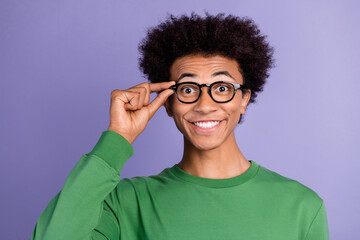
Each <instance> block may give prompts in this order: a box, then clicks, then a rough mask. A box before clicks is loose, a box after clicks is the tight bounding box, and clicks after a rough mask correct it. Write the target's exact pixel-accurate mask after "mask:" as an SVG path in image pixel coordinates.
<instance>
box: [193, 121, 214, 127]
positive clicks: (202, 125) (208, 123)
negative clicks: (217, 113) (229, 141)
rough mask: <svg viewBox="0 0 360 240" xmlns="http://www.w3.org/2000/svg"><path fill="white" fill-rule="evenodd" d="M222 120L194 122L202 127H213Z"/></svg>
mask: <svg viewBox="0 0 360 240" xmlns="http://www.w3.org/2000/svg"><path fill="white" fill-rule="evenodd" d="M219 123H220V121H207V122H194V123H193V124H194V125H196V126H198V127H200V128H213V127H215V126H216V125H218V124H219Z"/></svg>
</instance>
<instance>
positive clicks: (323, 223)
mask: <svg viewBox="0 0 360 240" xmlns="http://www.w3.org/2000/svg"><path fill="white" fill-rule="evenodd" d="M306 240H329V227H328V222H327V216H326V209H325V205H324V202H322V204H321V206H320V209H319V211H318V212H317V214H316V216H315V218H314V220H313V222H312V223H311V225H310V228H309V231H308V233H307V236H306Z"/></svg>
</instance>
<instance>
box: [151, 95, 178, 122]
mask: <svg viewBox="0 0 360 240" xmlns="http://www.w3.org/2000/svg"><path fill="white" fill-rule="evenodd" d="M174 93H175V92H174V91H173V90H171V89H166V90H164V91H162V92H161V93H159V95H158V96H157V97H156V98H155V99H154V100H153V101H152V102H151V103H150V104H149V106H147V108H148V110H149V113H150V115H149V120H150V119H151V118H152V117H153V116H154V114H155V112H156V111H157V110H158V109H159V108H160V107H161V106H162V105H163V104H164V103H165V101H166V99H167V98H168V97H169V96H171V95H172V94H174Z"/></svg>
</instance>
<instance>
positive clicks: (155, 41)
mask: <svg viewBox="0 0 360 240" xmlns="http://www.w3.org/2000/svg"><path fill="white" fill-rule="evenodd" d="M139 51H140V57H139V68H140V70H141V71H142V72H143V73H144V74H145V76H146V77H147V79H148V80H149V81H150V82H152V83H155V82H164V81H170V67H171V65H172V64H173V63H174V61H175V60H176V59H178V58H180V57H183V56H186V55H195V54H201V55H203V56H204V57H209V56H214V55H220V56H224V57H227V58H230V59H234V60H236V61H237V62H238V64H239V71H240V73H241V74H242V76H243V79H244V85H245V87H246V88H247V89H250V90H251V97H250V100H249V103H252V102H255V98H256V96H257V93H259V92H261V91H262V90H263V86H264V84H265V80H266V78H267V77H269V70H270V69H271V68H272V67H273V65H274V59H273V58H272V57H273V52H274V49H273V47H271V46H269V44H268V42H267V41H266V36H265V35H261V33H260V30H259V28H258V27H257V25H256V24H255V23H254V21H253V20H252V19H250V18H248V17H243V18H240V17H236V16H233V15H227V16H225V14H224V13H220V14H217V15H215V16H213V15H210V14H209V13H207V12H206V13H205V17H201V16H199V15H197V14H195V13H194V12H192V13H191V15H190V16H187V15H181V16H180V17H175V16H174V15H172V14H170V15H168V17H167V19H166V20H165V21H164V22H162V23H160V24H159V25H158V26H156V27H153V28H150V29H149V30H148V31H147V36H146V37H145V38H144V39H143V40H142V41H141V42H140V44H139ZM240 121H241V116H240V120H239V123H240Z"/></svg>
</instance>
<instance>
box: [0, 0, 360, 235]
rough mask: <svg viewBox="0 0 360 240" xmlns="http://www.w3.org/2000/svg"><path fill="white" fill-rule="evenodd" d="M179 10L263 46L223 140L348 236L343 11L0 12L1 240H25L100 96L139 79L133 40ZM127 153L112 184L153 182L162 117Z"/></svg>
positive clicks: (16, 4)
mask: <svg viewBox="0 0 360 240" xmlns="http://www.w3.org/2000/svg"><path fill="white" fill-rule="evenodd" d="M290 2H291V3H290ZM192 10H194V11H196V12H197V13H200V14H203V13H204V10H207V11H209V12H210V13H213V14H215V13H218V12H225V13H232V14H236V15H239V16H250V17H251V18H253V19H254V20H255V22H256V23H257V24H258V25H259V27H260V29H261V30H262V32H263V33H264V34H266V35H268V40H269V42H270V44H271V45H272V46H274V47H275V59H276V67H275V68H274V69H273V70H272V71H271V76H270V78H269V79H268V83H267V84H266V86H265V88H264V92H263V93H262V94H260V95H259V97H258V100H257V103H255V104H252V105H250V107H249V108H248V111H247V114H246V116H245V119H244V123H243V124H242V125H239V127H237V128H236V130H235V131H236V137H237V141H238V144H239V147H240V149H241V150H242V152H243V153H244V155H245V157H247V158H248V159H252V160H255V161H256V162H257V163H259V164H260V165H262V166H264V167H267V168H269V169H271V170H273V171H275V172H277V173H279V174H281V175H284V176H286V177H289V178H292V179H295V180H298V181H299V182H301V183H303V184H304V185H306V186H308V187H310V188H312V189H313V190H314V191H315V192H317V193H318V194H319V195H320V196H321V197H322V198H323V199H324V201H325V206H326V210H327V214H328V221H329V228H330V237H331V239H341V240H344V239H355V238H357V236H358V227H359V224H358V222H359V216H360V211H359V206H358V204H359V202H360V194H359V183H360V177H359V174H358V169H359V167H360V163H359V160H360V158H359V142H360V136H359V135H360V134H359V132H360V131H359V130H360V128H359V122H360V117H359V115H360V114H359V103H360V97H359V90H360V83H359V76H360V71H359V62H360V54H359V52H360V51H359V42H360V30H359V29H360V28H359V26H358V23H359V22H360V17H359V14H358V12H359V10H360V7H359V4H358V3H357V2H356V1H352V2H351V1H301V2H300V1H285V0H284V1H266V0H264V1H250V0H249V1H239V0H233V1H205V0H204V1H176V2H175V1H171V2H170V1H114V0H113V1H89V0H86V1H85V0H81V1H45V0H44V1H14V0H2V1H1V2H0V34H1V35H0V114H1V115H0V152H1V155H0V157H1V168H0V180H1V181H0V184H1V185H0V187H1V189H0V190H1V197H0V201H1V205H0V207H1V211H0V212H1V215H0V221H1V224H0V228H1V230H0V232H1V239H29V238H30V236H31V234H32V230H33V228H34V226H35V223H36V221H37V219H38V217H39V216H40V214H41V212H42V211H43V210H44V209H45V207H46V205H47V203H48V202H49V201H50V199H51V198H53V197H54V196H55V194H56V193H57V192H58V191H59V190H61V188H62V186H63V184H64V182H65V179H66V177H67V175H68V174H69V173H70V171H71V169H72V168H73V167H74V165H75V164H76V162H77V161H78V160H79V159H80V157H81V156H82V155H83V154H85V153H88V152H90V151H91V149H92V148H93V146H94V145H95V144H96V142H97V140H98V139H99V137H100V135H101V133H102V131H104V130H106V129H107V127H108V121H109V107H110V93H111V91H112V90H113V89H126V88H129V87H131V86H133V85H136V84H139V83H141V82H144V81H146V79H144V78H143V77H142V74H141V72H140V71H139V70H138V62H137V58H138V56H139V55H138V50H137V45H138V43H139V41H140V40H141V39H142V38H143V37H144V36H145V34H146V29H147V28H148V27H151V26H154V25H156V24H158V23H159V22H160V21H162V20H163V19H164V18H165V16H166V13H173V14H176V15H177V14H180V13H189V12H191V11H192ZM153 98H154V96H153V97H152V99H153ZM133 146H134V149H135V154H134V156H133V157H132V158H131V159H129V160H128V162H127V163H126V165H125V166H124V168H123V170H122V173H121V178H124V177H133V176H139V175H142V176H148V175H152V174H157V173H159V172H160V171H161V170H162V169H164V168H166V167H171V166H172V165H173V164H175V163H178V162H179V161H180V159H181V157H182V135H181V134H180V133H179V132H178V130H177V128H176V126H175V124H174V122H173V120H172V119H171V118H169V117H168V116H167V115H166V112H165V109H164V108H163V107H162V108H160V110H159V111H158V112H157V113H156V114H155V116H154V118H153V119H152V120H151V121H150V122H149V124H148V127H147V128H146V129H145V131H144V132H143V133H142V134H141V135H140V136H139V137H138V139H136V141H135V142H134V144H133ZM149 156H151V157H149Z"/></svg>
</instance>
